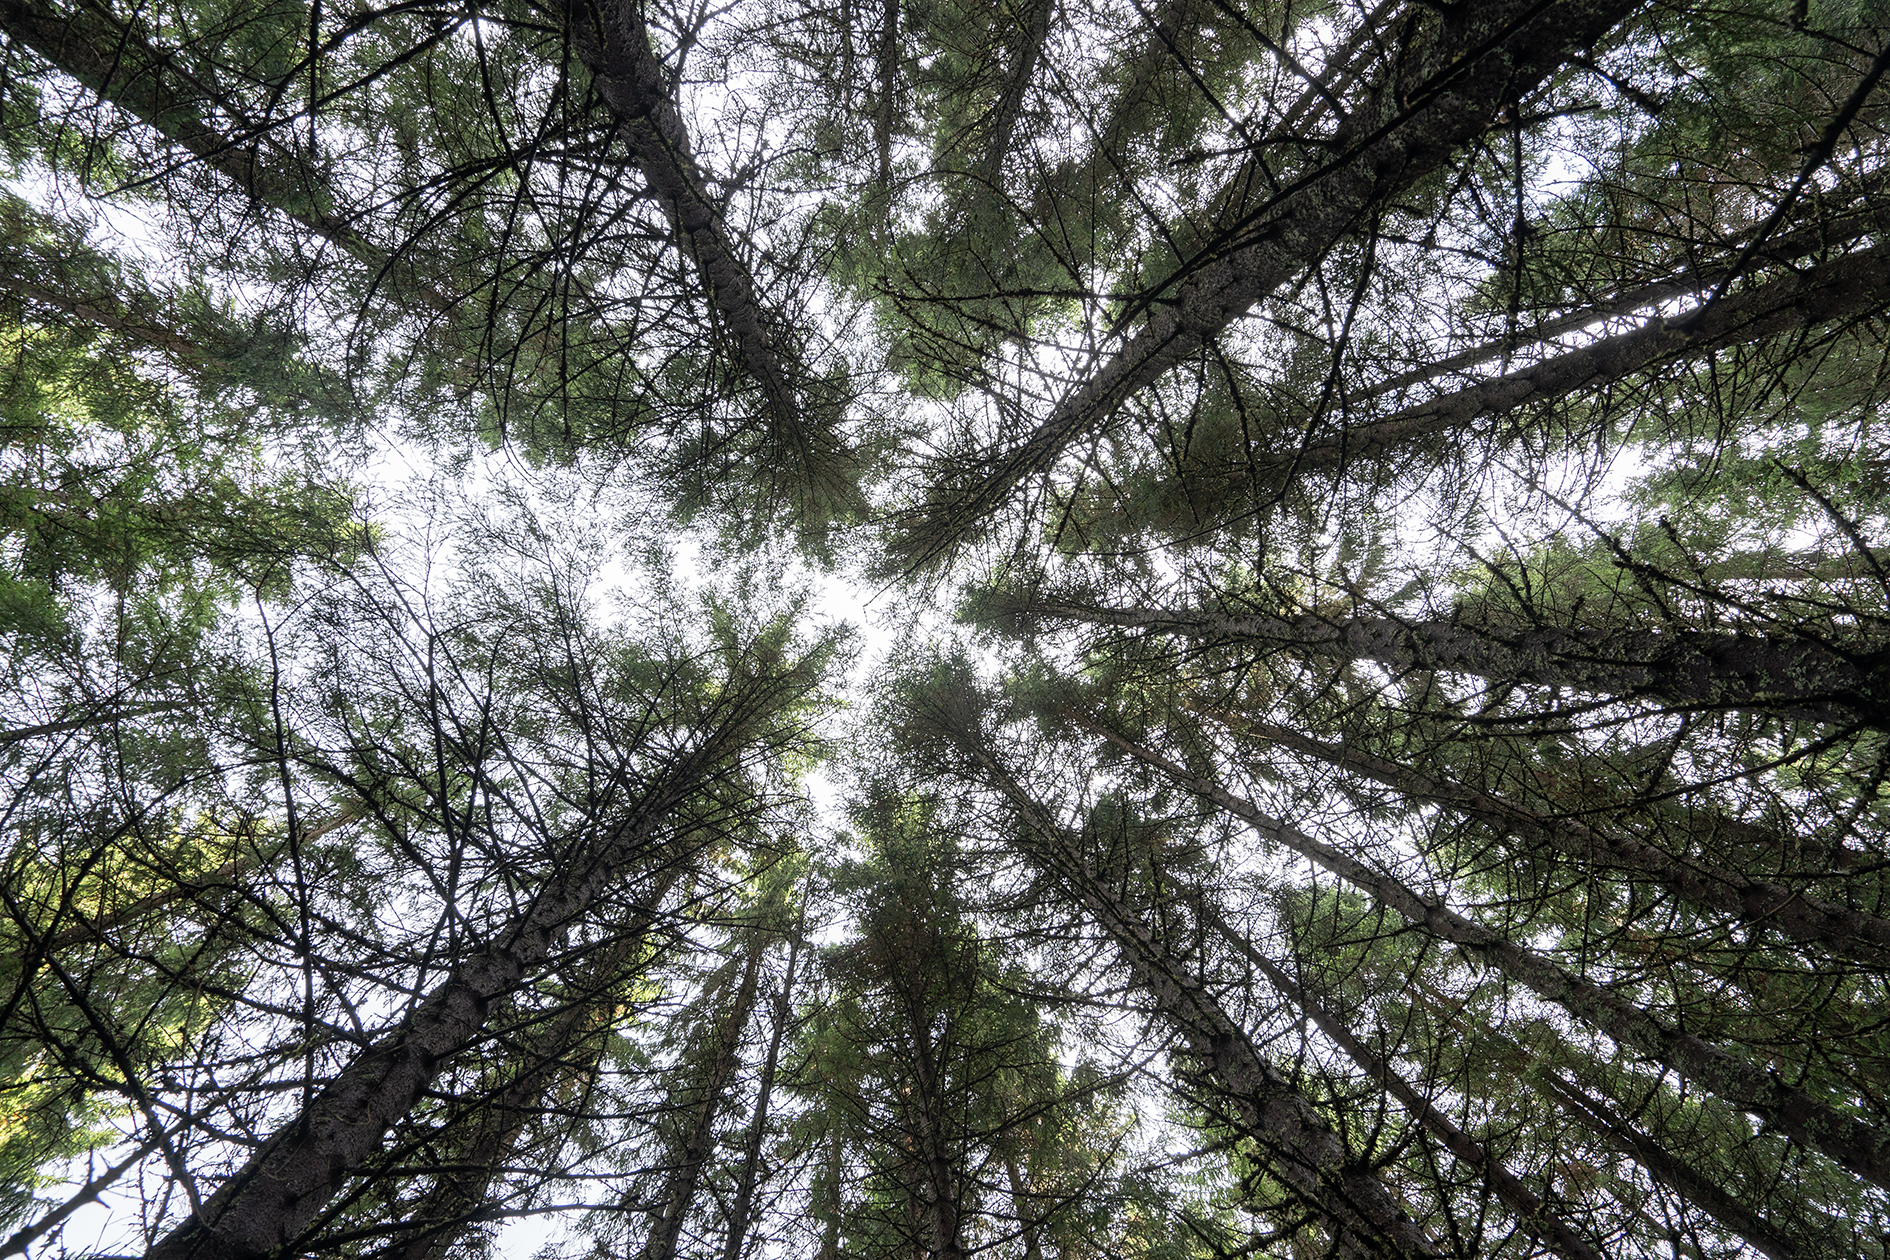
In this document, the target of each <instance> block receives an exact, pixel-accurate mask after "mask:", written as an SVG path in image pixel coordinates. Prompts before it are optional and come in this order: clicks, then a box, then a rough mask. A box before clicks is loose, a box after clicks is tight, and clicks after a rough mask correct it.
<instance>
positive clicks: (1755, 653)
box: [992, 598, 1890, 727]
mask: <svg viewBox="0 0 1890 1260" xmlns="http://www.w3.org/2000/svg"><path fill="white" fill-rule="evenodd" d="M992 607H993V611H994V612H996V613H998V614H999V615H1002V616H1005V617H1012V618H1032V619H1036V618H1042V619H1059V620H1071V621H1082V622H1087V623H1090V624H1092V625H1108V626H1119V627H1122V628H1123V629H1127V630H1141V631H1144V632H1146V633H1150V634H1170V635H1178V636H1183V637H1186V638H1191V639H1195V640H1198V641H1200V642H1201V643H1203V644H1207V645H1215V646H1218V645H1236V644H1237V645H1240V646H1242V647H1248V646H1251V647H1253V648H1254V649H1255V650H1257V651H1283V652H1294V653H1300V654H1304V655H1306V656H1312V657H1317V658H1320V659H1323V660H1331V661H1341V662H1347V661H1371V662H1373V663H1375V664H1378V665H1383V666H1384V667H1385V668H1387V669H1389V670H1392V671H1394V672H1399V673H1402V672H1405V671H1409V670H1439V671H1442V672H1446V673H1456V674H1469V675H1472V676H1474V677H1477V678H1487V679H1490V680H1492V681H1496V682H1511V683H1530V684H1534V685H1537V686H1552V687H1568V688H1571V689H1574V690H1579V691H1585V692H1593V693H1597V694H1600V695H1607V696H1618V697H1622V698H1624V699H1631V698H1636V697H1649V698H1652V699H1655V700H1660V701H1664V702H1665V703H1667V704H1668V705H1670V706H1672V707H1675V708H1685V709H1705V710H1719V709H1744V708H1750V709H1764V710H1768V711H1771V712H1776V713H1779V714H1781V715H1782V716H1785V717H1792V718H1802V719H1806V720H1811V721H1823V722H1858V721H1863V722H1868V723H1869V724H1871V725H1873V726H1878V727H1886V726H1890V703H1887V702H1886V700H1885V696H1886V694H1890V648H1885V647H1872V648H1870V649H1868V650H1866V649H1859V650H1856V651H1847V650H1843V649H1839V648H1834V647H1829V646H1826V645H1825V644H1822V643H1818V642H1815V641H1812V640H1807V639H1779V638H1770V637H1766V636H1762V635H1755V634H1723V633H1718V632H1713V631H1686V630H1675V631H1665V630H1621V631H1603V630H1569V629H1561V628H1556V627H1541V626H1536V627H1520V626H1519V627H1515V628H1513V629H1505V628H1498V627H1486V626H1473V625H1468V624H1465V623H1462V622H1456V621H1401V620H1396V619H1394V618H1390V617H1351V618H1339V617H1325V616H1321V615H1319V614H1316V613H1302V614H1300V615H1298V616H1295V617H1269V616H1265V615H1262V614H1258V613H1223V612H1211V611H1210V612H1196V611H1192V610H1187V609H1179V610H1170V609H1161V608H1103V607H1095V606H1088V605H1082V604H1076V603H1069V602H1061V601H1054V600H1041V601H1040V600H1028V599H1016V600H1011V599H1008V598H1003V599H999V600H997V601H994V602H993V604H992Z"/></svg>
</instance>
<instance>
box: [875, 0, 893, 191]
mask: <svg viewBox="0 0 1890 1260" xmlns="http://www.w3.org/2000/svg"><path fill="white" fill-rule="evenodd" d="M874 60H875V61H876V63H877V66H878V76H879V90H878V92H877V93H876V94H875V96H874V100H873V146H874V149H875V151H876V152H877V153H878V155H879V194H880V196H882V197H890V196H891V195H892V135H893V113H894V103H895V100H896V97H897V94H898V90H899V0H885V9H884V11H883V12H882V14H881V16H880V22H879V53H878V56H877V57H876V58H875V59H874Z"/></svg>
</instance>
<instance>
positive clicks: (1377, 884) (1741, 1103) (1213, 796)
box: [1084, 721, 1890, 1189]
mask: <svg viewBox="0 0 1890 1260" xmlns="http://www.w3.org/2000/svg"><path fill="white" fill-rule="evenodd" d="M1084 725H1086V726H1088V727H1089V729H1091V730H1093V731H1095V732H1096V733H1097V734H1098V735H1100V736H1102V737H1103V738H1104V739H1106V740H1108V741H1109V742H1110V743H1111V744H1114V745H1115V746H1116V747H1118V748H1120V749H1122V750H1123V751H1124V752H1126V753H1128V754H1129V755H1130V756H1132V757H1134V758H1136V759H1137V760H1138V761H1141V762H1143V763H1145V764H1147V765H1150V766H1153V767H1155V768H1156V769H1158V770H1160V771H1162V772H1163V773H1164V774H1166V775H1167V776H1168V777H1169V778H1170V779H1172V780H1174V782H1175V783H1176V784H1178V785H1179V786H1181V787H1184V788H1186V789H1187V790H1188V791H1190V792H1192V793H1194V794H1195V795H1196V796H1198V797H1200V798H1201V799H1202V800H1205V801H1209V802H1211V803H1213V804H1215V805H1217V806H1219V807H1220V808H1221V809H1223V810H1225V811H1226V812H1227V813H1229V814H1232V815H1233V816H1234V817H1236V818H1239V819H1241V820H1242V821H1243V822H1245V823H1246V824H1247V825H1248V826H1250V827H1252V828H1253V829H1254V830H1255V831H1256V832H1258V833H1259V834H1261V835H1263V836H1265V837H1267V838H1268V839H1270V840H1273V841H1274V842H1276V843H1278V844H1280V845H1282V846H1284V847H1285V848H1287V849H1290V850H1292V851H1293V852H1295V853H1298V854H1300V855H1301V856H1302V857H1305V858H1307V859H1308V860H1310V861H1312V862H1314V863H1316V864H1318V865H1319V866H1321V867H1324V868H1325V869H1326V870H1328V871H1331V872H1332V873H1333V874H1335V875H1337V876H1339V877H1340V878H1341V879H1344V880H1346V881H1347V882H1348V883H1351V884H1352V885H1354V886H1355V887H1357V888H1359V889H1361V890H1362V891H1364V892H1366V893H1369V894H1370V895H1372V896H1373V897H1375V898H1377V899H1378V900H1379V901H1380V902H1382V903H1383V904H1384V905H1386V906H1389V907H1390V908H1391V909H1393V910H1395V911H1396V912H1397V913H1398V914H1400V915H1401V916H1403V917H1404V918H1405V919H1406V920H1408V921H1409V922H1410V923H1411V924H1412V925H1413V926H1415V927H1418V928H1420V929H1422V930H1423V931H1425V932H1427V933H1429V934H1430V935H1432V936H1434V937H1436V938H1437V939H1438V940H1441V941H1447V942H1449V943H1451V944H1453V945H1457V946H1460V947H1462V948H1463V949H1465V950H1466V951H1468V952H1470V953H1471V954H1473V955H1475V956H1476V957H1477V958H1480V959H1482V960H1483V961H1485V962H1486V963H1488V964H1489V965H1490V966H1492V967H1494V968H1496V969H1497V970H1498V971H1500V972H1502V973H1503V974H1504V975H1506V976H1508V977H1510V978H1511V979H1513V980H1515V981H1517V982H1518V983H1520V984H1522V985H1523V986H1524V987H1525V988H1528V989H1530V990H1531V991H1533V992H1535V993H1536V994H1537V995H1538V996H1540V997H1542V998H1544V999H1546V1000H1548V1001H1550V1002H1553V1003H1555V1004H1556V1005H1558V1006H1560V1007H1561V1008H1562V1009H1564V1010H1566V1011H1567V1012H1568V1013H1569V1014H1570V1015H1572V1016H1574V1017H1575V1018H1576V1019H1578V1020H1580V1021H1581V1022H1583V1023H1585V1024H1588V1025H1590V1026H1591V1027H1594V1028H1596V1029H1598V1030H1600V1031H1601V1032H1603V1033H1605V1034H1607V1035H1608V1036H1609V1037H1610V1038H1612V1039H1613V1040H1614V1041H1615V1042H1616V1043H1618V1044H1620V1045H1622V1046H1625V1047H1627V1048H1629V1049H1631V1050H1634V1051H1636V1052H1637V1053H1640V1054H1644V1055H1646V1056H1647V1057H1648V1058H1650V1059H1653V1060H1654V1061H1655V1062H1658V1063H1660V1064H1663V1065H1664V1066H1666V1067H1668V1068H1670V1069H1672V1070H1673V1071H1675V1072H1678V1073H1680V1074H1681V1075H1683V1076H1685V1077H1687V1078H1688V1079H1690V1080H1692V1081H1694V1082H1696V1083H1698V1084H1699V1085H1700V1086H1701V1087H1702V1088H1704V1089H1705V1090H1706V1091H1707V1092H1709V1093H1712V1094H1716V1095H1718V1096H1719V1097H1720V1098H1721V1099H1723V1100H1724V1101H1726V1102H1727V1103H1730V1104H1731V1105H1733V1106H1734V1107H1737V1108H1739V1109H1740V1110H1743V1111H1749V1112H1752V1113H1753V1114H1755V1115H1759V1116H1763V1117H1764V1118H1765V1120H1766V1121H1767V1123H1769V1124H1771V1125H1772V1126H1773V1127H1774V1128H1777V1129H1778V1130H1779V1131H1781V1132H1783V1133H1785V1134H1787V1135H1788V1136H1790V1137H1791V1138H1793V1139H1794V1140H1795V1141H1798V1142H1801V1143H1804V1144H1805V1145H1807V1146H1811V1147H1815V1148H1816V1149H1818V1150H1820V1151H1822V1152H1823V1153H1824V1154H1826V1155H1828V1156H1830V1157H1831V1158H1832V1159H1834V1160H1836V1161H1837V1162H1838V1163H1839V1164H1841V1165H1842V1166H1843V1167H1845V1168H1847V1169H1849V1170H1850V1171H1851V1172H1853V1173H1855V1174H1856V1175H1858V1176H1859V1177H1862V1178H1864V1179H1865V1180H1867V1181H1870V1182H1872V1183H1873V1184H1875V1185H1878V1186H1883V1187H1885V1188H1887V1189H1890V1135H1886V1134H1885V1133H1883V1132H1882V1131H1881V1130H1879V1129H1878V1128H1876V1127H1875V1126H1873V1125H1869V1124H1865V1123H1864V1122H1862V1121H1860V1120H1857V1119H1854V1118H1852V1117H1850V1116H1846V1115H1844V1114H1843V1113H1841V1112H1839V1111H1837V1110H1835V1109H1834V1108H1832V1107H1830V1106H1829V1105H1828V1104H1826V1103H1824V1102H1821V1101H1819V1100H1818V1099H1816V1098H1814V1097H1812V1096H1811V1095H1810V1094H1808V1093H1806V1092H1805V1091H1804V1090H1801V1089H1795V1088H1793V1087H1792V1086H1789V1085H1787V1084H1786V1083H1785V1082H1784V1081H1782V1080H1780V1079H1778V1078H1777V1077H1776V1076H1774V1075H1772V1074H1770V1073H1768V1072H1764V1071H1761V1070H1760V1069H1758V1068H1756V1067H1754V1066H1752V1065H1751V1064H1749V1063H1746V1062H1744V1061H1742V1060H1740V1059H1737V1058H1735V1057H1733V1056H1732V1055H1730V1054H1728V1053H1727V1052H1726V1051H1724V1050H1722V1049H1720V1048H1719V1047H1717V1046H1713V1045H1708V1044H1707V1043H1706V1042H1704V1041H1701V1040H1700V1039H1699V1038H1698V1037H1695V1036H1693V1035H1692V1034H1691V1033H1687V1032H1684V1031H1681V1030H1679V1029H1674V1028H1669V1027H1667V1026H1666V1025H1665V1024H1664V1023H1662V1022H1661V1021H1660V1020H1659V1019H1656V1018H1655V1017H1654V1016H1653V1015H1650V1014H1649V1013H1648V1012H1646V1011H1644V1010H1642V1009H1641V1008H1640V1007H1638V1006H1635V1005H1633V1004H1632V1003H1630V1002H1627V1001H1625V1000H1623V999H1622V998H1621V997H1619V996H1618V995H1616V994H1615V993H1613V992H1612V991H1610V990H1608V989H1605V988H1603V987H1601V986H1600V985H1598V984H1595V983H1594V982H1593V981H1590V980H1587V979H1584V978H1582V977H1581V976H1578V975H1575V974H1574V973H1572V972H1570V971H1569V970H1568V969H1566V968H1564V967H1562V966H1561V965H1560V964H1558V963H1556V962H1553V961H1552V960H1550V959H1548V958H1545V957H1543V956H1542V955H1540V954H1537V953H1536V952H1535V951H1533V950H1530V949H1526V948H1524V947H1523V946H1521V945H1518V944H1516V943H1515V942H1514V941H1511V940H1509V939H1508V938H1506V937H1505V936H1503V935H1502V934H1501V933H1500V932H1497V931H1495V930H1494V929H1492V928H1489V927H1486V926H1484V925H1483V924H1481V923H1477V922H1475V921H1474V920H1471V919H1468V918H1466V917H1464V916H1463V915H1461V914H1458V913H1457V912H1456V911H1454V910H1452V909H1450V908H1449V907H1448V906H1446V905H1445V904H1443V903H1442V902H1440V901H1435V900H1433V899H1431V898H1428V897H1424V896H1422V895H1420V894H1419V893H1417V892H1415V891H1414V890H1412V889H1411V888H1410V887H1408V886H1407V885H1405V884H1404V883H1403V882H1402V881H1400V880H1398V879H1395V878H1393V877H1392V876H1390V875H1388V874H1385V873H1383V872H1381V871H1378V870H1376V869H1374V868H1373V867H1371V866H1369V865H1367V864H1366V863H1364V862H1361V861H1360V860H1359V859H1357V858H1355V857H1353V856H1351V855H1350V854H1348V853H1345V852H1342V851H1341V850H1338V849H1335V848H1333V847H1332V846H1331V845H1328V844H1324V843H1322V842H1320V841H1318V840H1315V839H1314V838H1313V837H1311V836H1309V835H1307V834H1306V833H1305V832H1303V831H1300V830H1299V829H1298V828H1296V827H1292V826H1289V825H1288V824H1286V823H1284V822H1282V821H1280V820H1279V819H1276V818H1273V817H1271V816H1269V815H1267V814H1265V813H1263V812H1262V811H1261V810H1260V809H1258V808H1257V807H1256V806H1254V805H1253V804H1252V803H1251V802H1248V801H1245V800H1242V799H1241V798H1240V797H1238V796H1235V795H1234V794H1233V793H1231V792H1229V791H1228V790H1227V789H1226V788H1224V787H1222V786H1221V785H1220V784H1219V783H1216V782H1215V781H1214V780H1212V779H1206V778H1202V777H1201V776H1199V775H1195V774H1192V773H1190V772H1189V771H1188V770H1187V769H1185V768H1183V767H1182V766H1180V765H1177V764H1176V763H1175V762H1173V761H1170V760H1169V759H1168V758H1166V757H1163V756H1162V755H1161V754H1159V753H1156V752H1154V751H1152V750H1150V749H1148V748H1144V747H1143V746H1141V745H1140V744H1137V743H1135V742H1134V741H1132V740H1129V739H1127V738H1125V737H1123V736H1122V735H1120V734H1118V733H1116V732H1115V731H1112V730H1110V729H1108V728H1107V727H1105V726H1103V725H1101V724H1100V723H1095V722H1089V721H1085V722H1084Z"/></svg>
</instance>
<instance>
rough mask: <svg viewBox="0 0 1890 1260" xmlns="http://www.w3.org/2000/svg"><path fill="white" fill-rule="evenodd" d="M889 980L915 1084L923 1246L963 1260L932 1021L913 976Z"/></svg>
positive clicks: (946, 1258) (960, 1214) (937, 1256)
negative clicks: (901, 1018) (904, 1029)
mask: <svg viewBox="0 0 1890 1260" xmlns="http://www.w3.org/2000/svg"><path fill="white" fill-rule="evenodd" d="M890 978H891V981H892V987H893V989H894V991H895V992H897V993H898V994H899V996H900V998H901V999H902V1005H903V1006H904V1007H905V1017H906V1026H907V1028H908V1030H909V1032H910V1040H909V1041H908V1042H907V1049H908V1053H907V1056H906V1057H907V1059H908V1066H909V1067H911V1069H912V1075H913V1077H914V1084H915V1088H914V1089H913V1091H912V1092H913V1097H912V1099H911V1104H912V1121H913V1128H914V1130H915V1131H916V1132H917V1134H918V1139H919V1142H918V1150H917V1152H916V1154H917V1156H918V1159H919V1165H920V1167H921V1168H922V1169H923V1170H924V1171H923V1172H922V1173H921V1174H920V1183H921V1186H922V1192H921V1195H920V1200H921V1202H922V1203H923V1204H924V1209H923V1212H924V1226H925V1236H926V1242H927V1250H928V1252H929V1254H930V1255H931V1256H932V1257H933V1260H965V1248H964V1242H963V1240H962V1239H961V1237H960V1234H961V1232H962V1222H963V1219H964V1207H963V1204H961V1203H960V1202H959V1184H958V1183H959V1179H958V1176H957V1173H956V1170H955V1169H954V1167H953V1163H954V1161H953V1159H952V1156H951V1151H950V1150H949V1149H948V1147H947V1145H946V1135H945V1118H944V1116H943V1115H942V1114H941V1111H940V1092H941V1091H940V1080H939V1071H938V1064H937V1060H936V1055H935V1053H934V1049H933V1046H932V1038H931V1033H930V1031H929V1024H930V1020H929V1019H927V1018H926V1016H927V1015H928V1014H929V1013H930V1012H929V1011H928V1010H927V1009H926V1008H925V1007H924V1005H923V1004H922V1003H921V1002H920V1000H919V998H918V996H917V995H916V994H915V993H913V992H912V986H913V983H916V981H915V980H914V978H913V977H912V976H910V975H899V974H895V975H893V976H892V977H890Z"/></svg>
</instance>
